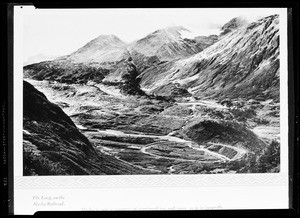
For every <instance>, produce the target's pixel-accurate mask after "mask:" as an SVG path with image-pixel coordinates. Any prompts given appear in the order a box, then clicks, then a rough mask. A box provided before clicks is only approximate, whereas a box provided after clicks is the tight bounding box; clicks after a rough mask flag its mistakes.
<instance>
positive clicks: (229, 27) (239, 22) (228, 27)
mask: <svg viewBox="0 0 300 218" xmlns="http://www.w3.org/2000/svg"><path fill="white" fill-rule="evenodd" d="M247 24H249V22H248V21H247V20H246V19H245V18H243V17H235V18H233V19H231V20H230V21H229V22H227V23H226V24H224V25H223V26H222V27H221V31H222V32H221V33H220V36H223V35H226V34H227V33H230V32H231V31H233V30H235V29H237V28H240V27H242V26H245V25H247Z"/></svg>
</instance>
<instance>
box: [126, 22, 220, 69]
mask: <svg viewBox="0 0 300 218" xmlns="http://www.w3.org/2000/svg"><path fill="white" fill-rule="evenodd" d="M185 32H189V30H187V29H186V28H184V27H182V26H169V27H166V28H164V29H160V30H156V31H154V32H153V33H151V34H149V35H147V36H146V37H144V38H142V39H139V40H137V41H136V42H134V43H132V44H131V45H130V46H129V47H128V50H129V51H130V54H131V56H132V58H133V61H134V62H135V64H136V65H137V67H138V69H139V70H140V71H143V70H144V69H145V68H147V67H149V66H152V65H154V64H158V63H160V62H165V61H171V60H174V59H180V58H185V57H189V56H191V55H194V54H197V53H198V52H200V51H202V50H203V49H204V48H206V47H208V46H209V45H211V44H213V43H214V42H213V41H210V42H208V41H206V43H203V40H199V39H198V40H192V39H187V38H184V36H183V35H184V34H183V33H185Z"/></svg>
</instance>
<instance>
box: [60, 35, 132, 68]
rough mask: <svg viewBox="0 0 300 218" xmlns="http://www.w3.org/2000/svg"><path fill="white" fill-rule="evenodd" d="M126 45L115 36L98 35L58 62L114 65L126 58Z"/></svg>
mask: <svg viewBox="0 0 300 218" xmlns="http://www.w3.org/2000/svg"><path fill="white" fill-rule="evenodd" d="M126 45H127V44H126V43H125V42H123V41H122V40H121V39H119V38H118V37H117V36H115V35H100V36H98V37H97V38H95V39H93V40H92V41H90V42H88V43H87V44H86V45H84V46H83V47H81V48H79V49H78V50H77V51H75V52H73V53H72V54H70V55H68V56H66V57H63V58H61V59H58V60H66V61H71V62H75V63H90V62H96V63H107V62H109V63H116V62H118V61H121V60H122V59H126V58H128V56H129V54H128V51H127V49H126Z"/></svg>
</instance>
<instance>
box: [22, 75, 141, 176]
mask: <svg viewBox="0 0 300 218" xmlns="http://www.w3.org/2000/svg"><path fill="white" fill-rule="evenodd" d="M23 87H24V92H23V93H24V112H23V113H24V115H23V146H24V147H23V149H24V175H25V176H28V175H92V174H96V175H100V174H131V173H143V171H141V170H140V169H138V168H135V167H133V166H131V165H128V164H126V163H123V162H121V161H119V160H117V159H115V158H112V157H110V156H107V155H104V154H102V153H101V152H99V151H98V150H97V149H96V148H95V147H94V146H93V145H92V144H91V143H90V142H89V140H88V139H87V138H86V137H85V136H84V135H83V134H82V133H80V132H79V130H78V129H77V127H76V126H75V124H74V123H73V121H72V120H71V119H70V118H69V117H68V116H67V115H66V114H65V113H64V112H63V111H62V109H61V108H60V107H59V106H57V105H55V104H53V103H51V102H50V101H48V100H47V98H46V97H45V95H44V94H43V93H41V92H39V91H38V90H36V89H35V88H34V87H33V86H32V85H31V84H29V83H28V82H25V81H24V83H23Z"/></svg>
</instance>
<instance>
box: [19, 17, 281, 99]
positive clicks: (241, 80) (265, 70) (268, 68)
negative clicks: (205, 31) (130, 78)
mask: <svg viewBox="0 0 300 218" xmlns="http://www.w3.org/2000/svg"><path fill="white" fill-rule="evenodd" d="M187 31H189V30H187V29H186V28H184V27H182V26H169V27H166V28H164V29H160V30H157V31H155V32H152V33H150V34H149V35H147V36H146V37H144V38H142V39H139V40H136V41H134V42H132V43H125V42H123V41H122V40H120V39H119V38H118V37H117V36H115V35H100V36H99V37H97V38H96V39H93V40H92V41H90V42H88V43H87V44H86V45H84V46H83V47H82V48H79V49H78V50H77V51H75V52H73V53H71V54H70V55H67V56H63V57H59V58H57V59H55V60H52V61H44V62H40V63H37V64H31V65H27V66H25V67H24V76H25V77H28V78H32V79H38V80H43V79H47V80H56V81H60V82H66V83H77V82H80V83H86V82H88V81H95V82H101V81H105V82H114V83H122V82H124V81H123V79H122V75H123V73H124V69H126V66H128V64H129V62H130V64H131V65H132V64H134V66H135V67H136V69H137V71H138V78H139V80H138V81H139V83H140V86H141V88H142V89H145V90H148V91H149V92H150V93H155V94H156V95H172V94H174V93H173V92H172V91H170V90H175V91H176V88H180V89H185V90H186V91H187V92H189V93H190V94H191V95H193V96H194V97H201V98H217V99H219V98H254V99H269V98H271V99H275V100H276V99H277V100H278V98H279V18H278V15H273V16H269V17H265V18H263V19H260V20H258V21H256V22H252V23H248V22H247V21H246V20H244V19H243V18H241V17H238V18H234V19H232V20H230V21H229V22H228V23H226V24H224V25H223V27H222V28H221V34H220V35H219V36H217V35H211V36H198V37H195V38H194V39H187V38H183V37H182V35H183V34H182V33H183V32H187ZM164 87H169V88H170V89H169V88H164ZM174 88H175V89H174Z"/></svg>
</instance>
